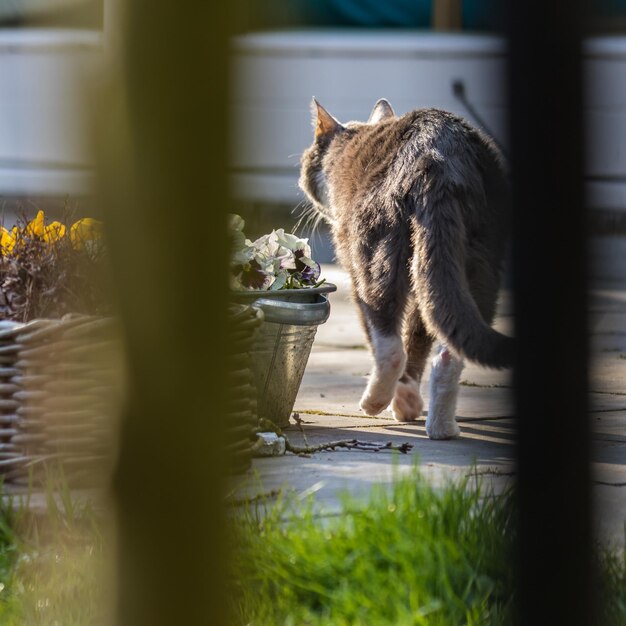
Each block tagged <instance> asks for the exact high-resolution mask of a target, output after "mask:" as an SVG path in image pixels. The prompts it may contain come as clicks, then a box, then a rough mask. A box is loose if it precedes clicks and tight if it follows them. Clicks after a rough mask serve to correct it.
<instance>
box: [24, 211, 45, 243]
mask: <svg viewBox="0 0 626 626" xmlns="http://www.w3.org/2000/svg"><path fill="white" fill-rule="evenodd" d="M44 232H45V226H44V214H43V211H38V212H37V217H35V219H34V220H31V221H30V222H28V224H26V228H24V234H26V235H28V236H30V237H43V236H44Z"/></svg>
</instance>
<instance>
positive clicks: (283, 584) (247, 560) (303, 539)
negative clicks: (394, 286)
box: [230, 471, 626, 626]
mask: <svg viewBox="0 0 626 626" xmlns="http://www.w3.org/2000/svg"><path fill="white" fill-rule="evenodd" d="M470 486H472V487H473V480H472V483H471V485H470V484H468V482H467V481H464V482H461V483H457V484H456V485H455V484H449V485H448V486H446V487H445V488H443V489H434V488H433V487H431V486H430V485H429V484H428V483H427V481H426V479H425V478H423V477H422V476H421V475H420V474H419V472H417V471H416V472H415V474H414V475H411V476H409V477H406V478H401V479H397V480H396V481H395V482H394V484H393V485H392V486H391V487H390V488H387V489H385V488H378V489H375V490H374V492H373V493H372V495H371V498H370V499H369V501H368V502H367V504H366V505H364V504H363V503H361V504H357V503H356V502H354V501H353V500H351V499H349V498H346V499H345V501H344V503H343V507H342V508H343V510H342V511H341V513H340V514H339V515H336V516H332V517H325V518H324V517H319V516H317V515H316V514H315V512H314V510H313V507H312V504H311V502H310V501H308V502H305V503H302V502H298V501H297V500H296V499H295V498H292V499H289V498H284V499H282V500H280V501H279V502H277V503H276V504H275V505H273V506H270V507H268V508H260V507H258V506H257V507H256V508H255V507H249V508H248V509H247V510H246V511H244V512H243V514H240V515H237V516H236V517H235V519H234V520H233V554H232V564H233V568H232V572H231V575H232V581H231V582H232V589H233V593H232V595H231V598H230V604H231V606H230V609H231V613H232V615H233V620H232V623H233V624H241V625H244V624H247V625H250V626H266V625H272V626H282V625H289V626H322V625H324V626H345V625H348V624H349V625H352V626H386V625H389V626H392V625H393V626H404V625H407V626H408V625H412V626H415V625H424V624H427V625H433V626H436V625H441V626H443V625H446V626H450V625H457V624H459V625H461V624H464V625H468V626H471V625H477V624H481V625H482V624H485V625H495V624H511V623H514V615H515V599H514V596H513V591H512V590H513V588H514V580H513V571H514V564H513V558H512V544H513V541H514V540H515V523H514V522H515V514H514V499H513V496H512V494H511V493H507V494H504V495H501V496H493V494H489V493H486V492H484V490H480V489H478V490H476V489H474V488H470ZM598 559H599V566H598V569H599V571H600V572H601V575H600V580H601V585H600V587H601V588H600V589H599V592H600V593H599V599H600V601H601V602H600V604H601V607H600V608H601V614H602V616H603V619H602V620H601V622H600V623H602V624H603V625H606V626H617V625H624V624H626V552H624V551H622V552H620V553H619V555H617V553H616V552H609V551H600V552H599V553H598Z"/></svg>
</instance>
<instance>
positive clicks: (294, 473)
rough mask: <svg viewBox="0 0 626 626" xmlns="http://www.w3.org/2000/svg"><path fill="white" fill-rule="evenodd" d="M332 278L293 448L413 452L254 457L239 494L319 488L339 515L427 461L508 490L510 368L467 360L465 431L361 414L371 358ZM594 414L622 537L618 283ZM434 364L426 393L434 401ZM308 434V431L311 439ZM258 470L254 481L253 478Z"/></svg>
mask: <svg viewBox="0 0 626 626" xmlns="http://www.w3.org/2000/svg"><path fill="white" fill-rule="evenodd" d="M323 272H324V275H325V276H326V277H327V280H329V282H333V283H335V284H337V285H338V292H337V293H335V294H332V295H331V309H332V310H331V317H330V319H329V321H328V322H327V323H326V324H325V325H323V326H321V327H320V328H319V330H318V334H317V338H316V342H315V345H314V348H313V351H312V354H311V357H310V359H309V363H308V366H307V370H306V372H305V376H304V380H303V383H302V386H301V388H300V392H299V394H298V398H297V400H296V410H297V411H298V413H299V416H300V419H301V420H303V422H304V423H303V424H302V425H301V426H295V425H294V426H291V427H289V428H288V429H286V435H287V436H288V438H289V439H290V441H292V443H294V444H302V443H304V436H306V440H307V441H308V442H309V443H310V444H319V443H324V442H329V441H336V440H340V439H353V438H356V439H359V440H361V441H376V442H382V443H384V442H387V441H391V442H393V443H394V444H401V443H405V442H409V443H411V444H412V445H413V449H412V451H411V453H410V454H406V455H402V454H397V453H396V454H393V453H391V452H389V451H382V452H378V453H373V452H364V451H357V450H350V451H347V450H337V451H335V452H318V453H316V454H313V455H310V456H309V457H308V458H303V457H298V456H294V455H287V456H284V457H279V458H265V459H255V461H254V472H253V473H252V474H249V475H248V477H242V479H241V485H240V492H241V493H242V494H254V493H259V492H263V491H272V490H275V489H280V488H284V489H289V490H293V491H295V492H296V493H298V494H307V493H313V492H314V493H315V498H316V503H317V504H318V505H319V506H320V511H336V510H337V509H338V507H339V498H340V494H341V493H342V492H343V491H347V492H349V493H350V494H351V495H353V496H355V497H360V496H364V495H365V494H367V493H368V491H369V489H370V488H371V486H372V485H373V484H376V483H384V484H386V483H388V482H389V481H390V480H391V478H392V476H393V474H394V472H400V473H404V472H408V471H411V470H412V468H413V466H414V464H415V463H416V462H419V466H420V468H421V469H422V471H423V472H424V473H425V475H426V476H427V477H428V478H429V480H432V481H433V483H434V484H437V485H438V484H442V483H443V482H444V481H445V480H446V479H449V478H451V477H452V478H459V477H462V476H466V475H468V474H469V473H472V472H474V473H477V474H479V475H480V476H481V477H482V479H483V481H485V483H486V484H487V485H492V486H493V487H494V489H496V490H498V491H499V490H501V489H503V488H505V486H506V485H508V484H510V483H511V480H513V479H514V470H515V468H514V454H515V439H514V421H513V419H512V417H511V416H512V415H513V404H512V397H511V395H512V394H511V388H510V386H511V381H510V372H509V371H495V370H488V369H485V368H481V367H478V366H475V365H472V364H468V365H467V366H466V368H465V369H464V371H463V374H462V376H461V380H462V381H463V385H462V386H461V388H460V393H459V403H458V414H459V423H460V427H461V437H460V438H459V439H456V440H453V441H431V440H429V439H428V437H427V436H426V433H425V429H424V420H423V418H422V419H421V420H419V421H417V422H414V423H411V424H400V423H397V422H395V421H394V420H393V419H392V417H391V413H390V411H384V412H383V413H382V414H381V415H380V416H378V417H376V418H371V417H367V416H364V415H363V414H362V413H361V412H360V410H359V406H358V403H359V399H360V396H361V394H362V392H363V389H364V388H365V385H366V382H367V379H366V376H367V375H368V373H369V371H370V369H371V365H372V360H371V356H370V354H369V351H368V350H367V349H366V347H365V337H364V335H363V332H362V331H361V329H360V325H359V323H358V319H357V315H356V313H355V311H354V308H353V305H352V304H351V302H350V286H349V281H348V279H347V277H346V275H345V273H343V272H342V271H341V270H339V269H338V268H337V267H335V266H325V267H324V268H323ZM591 311H592V313H593V315H592V316H591V322H592V324H591V330H592V332H593V335H592V337H591V347H592V350H593V353H592V354H593V359H592V362H591V366H590V370H591V388H592V390H593V392H592V393H590V402H589V403H590V409H591V411H592V413H591V414H590V419H591V423H592V427H593V430H594V444H593V457H592V458H593V463H594V465H593V476H594V480H595V482H594V487H593V495H594V498H595V501H596V503H597V506H596V508H595V515H596V523H597V525H598V528H599V530H600V532H601V536H602V537H603V538H604V539H606V540H609V541H613V542H620V541H622V542H623V540H624V534H623V524H624V520H625V519H626V393H625V392H624V387H625V381H626V358H624V355H626V330H625V329H626V289H622V288H621V287H620V286H618V285H615V286H611V288H609V289H603V290H599V291H597V292H594V293H593V294H592V297H591ZM510 312H511V298H510V294H508V293H504V294H503V297H502V298H501V302H500V307H499V317H498V319H497V324H496V325H497V327H499V328H501V329H506V330H505V332H510V329H511V328H512V317H511V315H510ZM428 374H429V372H428V369H427V371H426V374H425V384H424V385H423V389H422V392H423V395H424V397H425V401H426V406H427V402H428V384H427V380H428ZM303 433H304V435H303ZM252 475H255V478H251V476H252Z"/></svg>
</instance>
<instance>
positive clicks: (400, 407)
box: [391, 380, 424, 422]
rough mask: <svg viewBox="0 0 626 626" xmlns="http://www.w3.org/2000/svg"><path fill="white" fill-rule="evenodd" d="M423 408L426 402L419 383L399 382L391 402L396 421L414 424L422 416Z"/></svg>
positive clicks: (413, 381)
mask: <svg viewBox="0 0 626 626" xmlns="http://www.w3.org/2000/svg"><path fill="white" fill-rule="evenodd" d="M423 408H424V401H423V400H422V397H421V396H420V390H419V384H418V383H417V381H415V380H410V381H409V382H408V383H404V382H398V384H397V386H396V392H395V394H394V396H393V400H392V402H391V410H392V412H393V416H394V418H395V419H396V421H398V422H413V421H415V420H416V419H417V418H418V417H419V416H420V414H421V413H422V409H423Z"/></svg>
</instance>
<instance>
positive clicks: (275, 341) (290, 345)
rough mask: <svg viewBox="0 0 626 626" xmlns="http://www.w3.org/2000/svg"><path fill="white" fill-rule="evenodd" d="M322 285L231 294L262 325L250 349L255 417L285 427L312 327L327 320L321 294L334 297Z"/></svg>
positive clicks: (328, 287)
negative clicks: (255, 311) (259, 314)
mask: <svg viewBox="0 0 626 626" xmlns="http://www.w3.org/2000/svg"><path fill="white" fill-rule="evenodd" d="M336 290H337V287H336V286H335V285H331V284H326V285H323V286H322V287H318V288H315V289H285V290H282V291H267V292H263V294H262V297H259V295H260V294H259V292H258V291H255V292H236V293H234V294H233V296H234V298H235V299H236V300H238V301H239V302H247V303H251V304H252V306H254V307H257V308H259V309H261V310H262V311H263V314H264V317H265V321H264V322H263V323H262V324H261V328H260V331H259V333H258V335H257V337H256V340H255V342H254V346H253V348H252V352H251V356H252V368H253V371H254V373H255V376H256V382H257V393H258V403H257V407H258V409H257V410H258V415H259V417H263V418H266V419H269V420H271V421H272V422H274V423H275V424H276V425H278V426H286V425H287V424H288V423H289V417H290V416H291V412H292V411H293V406H294V404H295V401H296V396H297V395H298V390H299V389H300V383H301V382H302V376H303V375H304V370H305V368H306V364H307V361H308V359H309V354H310V353H311V347H312V346H313V340H314V338H315V333H316V332H317V327H318V326H319V325H320V324H323V323H324V322H325V321H326V320H327V319H328V316H329V315H330V303H329V302H328V297H327V294H328V293H331V292H333V291H336Z"/></svg>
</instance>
